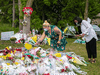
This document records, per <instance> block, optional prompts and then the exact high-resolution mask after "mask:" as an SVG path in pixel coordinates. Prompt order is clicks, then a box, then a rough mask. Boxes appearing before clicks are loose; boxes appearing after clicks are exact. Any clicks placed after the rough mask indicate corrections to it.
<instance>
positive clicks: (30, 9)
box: [22, 7, 33, 15]
mask: <svg viewBox="0 0 100 75" xmlns="http://www.w3.org/2000/svg"><path fill="white" fill-rule="evenodd" d="M27 10H28V11H29V12H27ZM22 11H23V12H24V14H27V15H29V14H30V15H31V14H32V12H33V9H32V8H31V7H24V8H23V10H22Z"/></svg>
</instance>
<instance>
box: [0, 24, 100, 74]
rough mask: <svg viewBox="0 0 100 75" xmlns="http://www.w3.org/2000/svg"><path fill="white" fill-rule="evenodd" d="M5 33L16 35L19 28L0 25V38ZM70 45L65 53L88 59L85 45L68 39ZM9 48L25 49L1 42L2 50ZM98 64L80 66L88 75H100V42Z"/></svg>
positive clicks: (20, 45) (0, 48)
mask: <svg viewBox="0 0 100 75" xmlns="http://www.w3.org/2000/svg"><path fill="white" fill-rule="evenodd" d="M4 31H14V32H15V33H16V32H18V28H12V27H11V26H10V25H9V24H3V25H2V24H0V38H1V32H4ZM66 40H67V42H68V44H66V49H65V50H64V51H63V52H74V53H75V54H77V55H80V56H81V57H84V59H85V60H88V58H87V52H86V48H85V46H86V45H85V44H79V43H73V42H74V41H75V40H76V39H72V38H66ZM7 46H12V47H13V48H15V47H17V48H18V47H24V44H11V42H10V41H1V40H0V50H2V49H4V48H5V47H7ZM41 47H42V48H44V49H48V48H49V47H50V46H48V45H42V46H41ZM96 60H97V62H96V63H94V64H91V63H89V64H88V65H87V66H80V68H81V69H82V71H85V72H87V75H100V41H97V58H96Z"/></svg>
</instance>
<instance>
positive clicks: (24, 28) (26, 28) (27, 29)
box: [23, 0, 34, 34]
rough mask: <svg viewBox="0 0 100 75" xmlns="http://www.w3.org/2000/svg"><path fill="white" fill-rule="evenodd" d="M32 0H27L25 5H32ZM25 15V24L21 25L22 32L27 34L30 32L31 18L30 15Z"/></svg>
mask: <svg viewBox="0 0 100 75" xmlns="http://www.w3.org/2000/svg"><path fill="white" fill-rule="evenodd" d="M33 1H34V0H28V1H27V3H26V7H31V6H32V3H33ZM24 17H26V21H27V25H23V33H26V34H28V33H29V32H30V19H31V16H28V17H27V16H25V15H24Z"/></svg>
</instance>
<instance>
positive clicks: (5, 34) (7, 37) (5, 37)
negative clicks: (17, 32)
mask: <svg viewBox="0 0 100 75" xmlns="http://www.w3.org/2000/svg"><path fill="white" fill-rule="evenodd" d="M13 35H14V31H8V32H1V40H10V37H11V36H13Z"/></svg>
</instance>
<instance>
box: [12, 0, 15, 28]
mask: <svg viewBox="0 0 100 75" xmlns="http://www.w3.org/2000/svg"><path fill="white" fill-rule="evenodd" d="M14 20H15V0H13V18H12V27H15V23H14Z"/></svg>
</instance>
